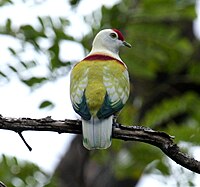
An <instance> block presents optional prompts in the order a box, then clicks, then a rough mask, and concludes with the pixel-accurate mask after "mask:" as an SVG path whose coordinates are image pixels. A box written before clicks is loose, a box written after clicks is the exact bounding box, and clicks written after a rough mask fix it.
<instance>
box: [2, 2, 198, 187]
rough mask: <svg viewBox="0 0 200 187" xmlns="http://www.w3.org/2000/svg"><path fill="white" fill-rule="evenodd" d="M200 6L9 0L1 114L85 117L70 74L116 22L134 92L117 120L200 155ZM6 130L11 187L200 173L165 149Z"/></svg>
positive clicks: (116, 182) (169, 186) (186, 179)
mask: <svg viewBox="0 0 200 187" xmlns="http://www.w3.org/2000/svg"><path fill="white" fill-rule="evenodd" d="M199 6H200V3H199V1H194V0H111V1H109V2H108V1H106V0H99V1H92V0H57V1H51V0H0V86H1V87H0V114H1V115H3V116H4V117H16V118H18V117H31V118H42V117H46V116H52V118H53V119H77V118H79V117H78V116H77V115H76V114H75V113H74V112H73V109H72V107H71V103H70V100H69V73H70V70H71V68H72V67H73V65H74V64H75V63H76V62H77V61H79V60H81V59H82V58H83V57H84V56H85V55H87V54H88V52H89V51H90V49H91V44H92V40H93V38H94V36H95V34H96V33H97V32H98V31H99V30H101V29H103V28H117V29H119V30H121V32H122V33H123V34H124V36H125V38H126V41H128V42H129V43H131V44H132V46H133V48H132V49H131V50H126V49H124V48H123V49H122V50H121V55H120V56H121V58H122V59H123V61H124V62H125V63H126V64H127V66H128V69H129V74H130V80H131V94H130V98H129V100H128V103H127V104H126V106H125V107H124V109H123V110H122V112H121V114H120V116H119V118H118V120H119V122H120V123H122V124H124V125H143V126H147V127H150V128H153V129H155V130H159V131H164V132H166V133H169V134H170V135H173V136H175V142H176V143H178V145H179V146H180V147H181V148H182V150H183V151H184V152H187V153H188V154H190V155H191V156H192V157H194V158H196V159H198V160H200V149H199V143H200V137H199V133H200V95H199V94H200V75H199V72H200V42H199V38H200V30H199V29H200V20H199V17H198V9H199ZM23 135H24V137H25V139H26V140H27V142H28V143H29V144H30V145H31V147H32V148H33V151H32V152H29V151H28V149H27V148H26V147H25V145H24V144H23V142H22V141H21V139H20V138H19V136H18V135H17V134H16V133H14V132H11V131H5V130H0V137H1V139H0V140H1V141H0V154H1V156H0V180H1V181H2V182H4V183H5V184H6V185H7V186H8V187H43V186H45V187H93V186H95V187H102V186H104V187H121V186H126V187H135V186H136V187H147V186H148V187H149V186H154V187H156V186H159V187H175V186H198V184H199V179H198V175H197V174H195V173H192V172H191V171H189V170H187V169H185V168H183V167H181V166H179V165H177V164H176V163H175V162H173V161H172V160H170V159H169V158H168V157H166V156H165V155H164V153H162V152H161V151H160V150H159V149H158V148H156V147H153V146H151V145H147V144H144V143H140V142H123V141H120V140H113V143H112V146H111V147H110V148H109V149H107V150H104V151H98V150H97V151H87V150H86V149H84V148H83V146H82V137H81V135H79V136H75V135H69V134H56V133H52V132H51V133H50V132H24V133H23Z"/></svg>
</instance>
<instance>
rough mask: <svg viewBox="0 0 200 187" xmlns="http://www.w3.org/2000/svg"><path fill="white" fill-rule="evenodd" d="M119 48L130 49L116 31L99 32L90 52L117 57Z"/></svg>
mask: <svg viewBox="0 0 200 187" xmlns="http://www.w3.org/2000/svg"><path fill="white" fill-rule="evenodd" d="M121 46H126V47H129V48H130V47H131V45H130V44H129V43H127V42H126V41H125V40H124V36H123V35H122V33H121V32H120V31H119V30H117V29H104V30H101V31H100V32H99V33H98V34H97V35H96V37H95V38H94V41H93V45H92V52H105V53H107V52H109V53H113V54H114V55H118V53H119V48H120V47H121Z"/></svg>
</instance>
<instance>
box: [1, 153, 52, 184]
mask: <svg viewBox="0 0 200 187" xmlns="http://www.w3.org/2000/svg"><path fill="white" fill-rule="evenodd" d="M0 165H1V172H0V179H1V181H2V182H3V183H5V184H6V186H9V187H23V186H24V187H31V186H32V187H44V186H45V187H54V186H55V187H56V183H55V181H53V180H52V181H51V180H50V179H51V176H50V175H47V174H46V173H45V172H43V171H42V170H41V169H40V168H39V167H38V166H36V165H34V164H33V163H29V162H26V161H19V160H18V159H17V158H15V157H7V156H5V155H2V157H1V159H0ZM50 182H51V184H50Z"/></svg>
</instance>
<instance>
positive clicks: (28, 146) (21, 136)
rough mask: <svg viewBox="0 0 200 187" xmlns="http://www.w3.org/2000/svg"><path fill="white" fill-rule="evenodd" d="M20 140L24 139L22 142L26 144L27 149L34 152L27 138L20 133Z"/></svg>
mask: <svg viewBox="0 0 200 187" xmlns="http://www.w3.org/2000/svg"><path fill="white" fill-rule="evenodd" d="M18 134H19V136H20V138H21V139H22V141H23V142H24V144H25V145H26V147H27V148H28V150H29V151H32V148H31V146H30V145H29V144H28V143H27V141H26V140H25V138H24V137H23V135H22V132H18Z"/></svg>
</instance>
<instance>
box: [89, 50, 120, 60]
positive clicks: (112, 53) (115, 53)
mask: <svg viewBox="0 0 200 187" xmlns="http://www.w3.org/2000/svg"><path fill="white" fill-rule="evenodd" d="M94 54H103V55H108V56H111V57H113V58H116V59H117V60H120V61H122V60H121V58H120V57H119V52H118V51H112V50H108V49H105V48H103V47H100V48H96V47H93V48H92V50H91V51H90V53H89V54H88V56H89V55H94Z"/></svg>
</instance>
